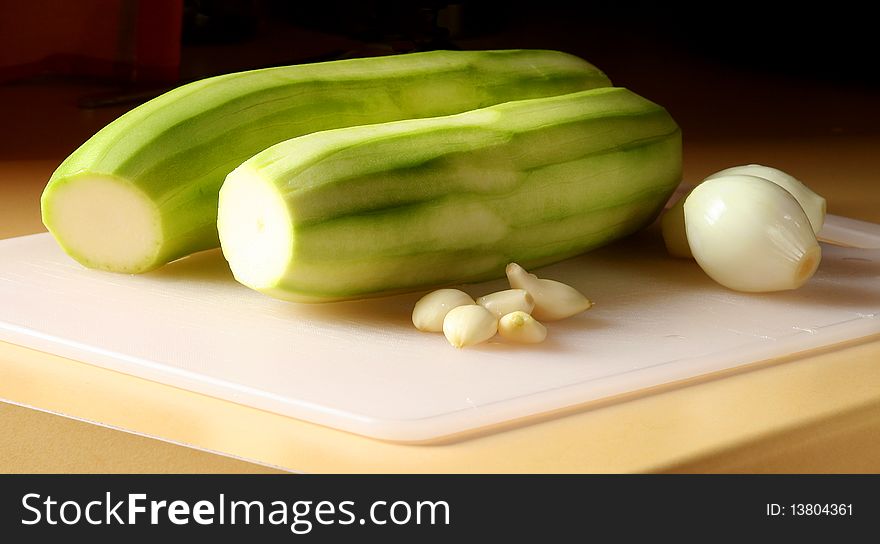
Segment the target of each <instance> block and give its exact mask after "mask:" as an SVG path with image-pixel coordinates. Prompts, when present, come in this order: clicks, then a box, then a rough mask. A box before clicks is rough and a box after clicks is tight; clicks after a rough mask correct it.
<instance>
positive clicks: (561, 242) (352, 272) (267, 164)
mask: <svg viewBox="0 0 880 544" xmlns="http://www.w3.org/2000/svg"><path fill="white" fill-rule="evenodd" d="M680 178H681V135H680V131H679V128H678V126H677V125H676V123H675V122H674V121H673V119H672V118H671V117H670V116H669V114H668V113H667V112H666V110H664V109H663V108H662V107H660V106H658V105H657V104H654V103H652V102H650V101H648V100H646V99H644V98H641V97H639V96H638V95H636V94H634V93H632V92H630V91H628V90H626V89H623V88H613V87H612V88H602V89H595V90H589V91H582V92H577V93H571V94H568V95H563V96H556V97H549V98H539V99H531V100H522V101H514V102H508V103H505V104H500V105H496V106H491V107H488V108H484V109H479V110H473V111H469V112H465V113H461V114H457V115H451V116H446V117H437V118H431V119H416V120H407V121H398V122H393V123H385V124H377V125H371V126H360V127H350V128H345V129H338V130H329V131H323V132H318V133H314V134H310V135H306V136H302V137H299V138H294V139H291V140H288V141H286V142H282V143H280V144H277V145H275V146H273V147H270V148H269V149H267V150H265V151H263V152H261V153H259V154H257V155H255V156H254V157H253V158H251V159H249V160H248V161H246V162H245V163H244V164H242V165H241V166H240V167H238V168H236V169H235V170H234V171H233V172H232V173H230V174H229V176H227V178H226V181H225V183H224V184H223V187H222V189H221V191H220V205H219V217H218V227H219V231H220V240H221V247H222V248H223V253H224V255H225V257H226V259H227V260H228V261H229V264H230V266H231V268H232V271H233V273H234V275H235V277H236V278H237V279H238V280H239V281H240V282H242V283H244V284H245V285H248V286H250V287H252V288H254V289H257V290H259V291H262V292H264V293H267V294H269V295H272V296H275V297H279V298H284V299H291V300H298V301H311V302H318V301H326V300H335V299H349V298H359V297H364V296H371V295H377V294H384V293H388V292H395V291H404V290H415V289H419V288H423V287H427V286H434V285H444V284H457V283H463V282H469V281H479V280H485V279H489V278H495V277H503V276H504V273H505V266H506V265H507V264H508V263H510V262H513V261H515V262H518V263H520V264H522V265H523V266H526V267H537V266H540V265H544V264H548V263H551V262H554V261H558V260H561V259H564V258H566V257H571V256H573V255H576V254H579V253H581V252H584V251H586V250H589V249H591V248H595V247H597V246H599V245H601V244H605V243H607V242H610V241H612V240H614V239H617V238H620V237H622V236H624V235H627V234H629V233H632V232H634V231H636V230H637V229H640V228H641V227H643V226H645V225H646V224H647V223H649V222H651V221H652V220H653V219H654V218H655V217H656V216H657V214H658V213H659V212H660V210H661V209H662V207H663V204H664V203H665V202H666V200H667V199H668V197H669V195H670V194H671V192H672V191H673V189H674V188H675V187H676V186H677V185H678V183H679V181H680Z"/></svg>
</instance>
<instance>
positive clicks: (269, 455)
mask: <svg viewBox="0 0 880 544" xmlns="http://www.w3.org/2000/svg"><path fill="white" fill-rule="evenodd" d="M526 41H528V40H526ZM471 45H472V46H475V47H478V46H480V45H481V44H480V42H479V41H478V40H476V41H473V42H471ZM523 46H524V47H527V46H530V44H528V43H524V44H523ZM575 52H577V51H575ZM661 54H662V51H660V52H655V56H656V55H661ZM615 58H617V59H618V60H619V62H620V63H619V64H612V65H611V66H610V68H611V70H608V72H609V74H610V75H612V79H614V80H616V81H618V84H624V85H626V86H629V87H630V88H632V89H634V90H636V91H637V92H640V93H641V94H643V95H645V96H648V97H649V98H652V99H653V100H655V101H657V102H659V103H661V104H664V105H665V106H667V108H668V109H669V110H670V112H671V113H672V114H673V116H674V117H676V119H677V120H678V121H679V124H680V125H681V126H682V129H683V134H684V145H685V147H684V179H685V182H689V183H696V182H697V181H699V180H700V179H702V178H703V177H705V176H706V175H708V174H710V173H712V172H714V171H717V170H720V169H722V168H726V167H729V166H733V165H736V164H745V163H762V164H768V165H771V166H776V167H778V168H781V169H783V170H786V171H788V172H790V173H792V174H794V175H795V176H797V177H799V178H801V179H802V180H803V181H805V182H806V183H807V184H808V185H810V186H811V187H812V188H813V189H814V190H816V191H817V192H819V193H820V194H822V195H824V196H825V197H826V198H827V200H828V209H829V212H831V213H835V214H838V215H845V216H849V217H854V218H857V219H863V220H868V221H874V222H880V191H878V181H880V179H878V177H880V154H878V153H877V151H878V150H880V130H877V128H876V127H877V126H880V108H877V103H878V98H880V92H878V90H877V89H876V88H872V87H870V86H865V85H858V84H849V83H840V82H829V81H824V80H819V79H804V78H795V77H781V76H779V75H778V74H774V73H773V72H772V71H771V72H760V73H756V72H748V73H746V72H741V71H738V70H737V69H736V68H730V67H726V66H724V67H722V66H719V65H717V64H713V63H712V62H709V61H700V60H697V61H694V60H693V59H689V61H688V63H678V64H676V63H671V64H669V65H666V66H664V67H663V69H662V71H663V77H660V75H659V72H660V71H661V70H660V69H659V68H658V67H656V66H651V65H645V66H646V67H645V69H644V70H641V71H629V72H626V71H623V70H621V69H620V67H622V66H624V65H625V63H626V62H629V63H633V62H636V60H635V59H634V58H627V57H626V56H625V55H624V56H622V57H621V56H618V57H615ZM591 60H592V59H591ZM615 70H619V73H615ZM621 80H622V81H621ZM671 81H675V84H671V83H670V82H671ZM107 90H108V89H107V88H106V86H104V85H101V84H98V83H89V82H82V81H79V82H71V81H31V82H22V83H17V84H12V85H6V86H3V87H0V109H2V111H0V119H3V123H4V129H5V130H3V131H2V133H0V238H7V237H12V236H18V235H24V234H29V233H35V232H42V231H44V230H45V229H44V227H43V226H42V224H41V221H40V213H39V195H40V192H41V191H42V189H43V187H44V185H45V182H46V180H47V179H48V177H49V175H50V174H51V172H52V171H53V169H54V168H55V167H56V166H57V165H58V163H59V162H60V161H61V160H62V159H63V158H64V157H65V156H66V155H67V154H68V153H69V152H70V151H72V149H73V148H74V147H75V146H76V145H78V144H79V143H80V142H82V141H84V140H85V139H86V138H87V137H88V136H89V135H91V134H92V133H93V132H94V131H96V130H97V129H99V128H100V127H101V126H103V125H104V124H106V123H107V122H109V121H110V120H112V119H113V118H115V117H116V116H118V115H119V114H121V113H122V112H123V111H125V109H126V106H120V107H110V108H101V109H94V110H88V109H80V108H77V106H76V100H77V99H78V98H81V97H82V96H84V95H88V94H90V93H100V92H105V91H107ZM878 363H880V338H869V339H865V340H864V341H861V342H858V343H854V344H851V345H847V346H841V347H836V348H835V349H828V350H824V351H819V352H814V353H811V354H810V355H809V356H805V357H799V358H788V359H782V360H775V361H762V362H758V363H755V364H753V365H750V366H747V367H743V368H739V369H737V370H736V371H733V372H726V373H721V374H715V375H712V376H708V377H706V378H702V379H695V380H690V381H688V382H684V383H678V384H675V385H674V386H669V387H662V388H657V389H656V390H653V391H648V392H640V393H639V394H633V395H628V396H625V397H621V398H614V399H609V400H606V401H602V402H597V403H592V404H588V405H585V406H581V407H578V408H577V409H574V410H570V411H566V412H560V413H556V414H550V415H547V416H546V417H542V418H540V419H534V420H530V421H524V422H518V423H515V424H511V425H509V426H507V427H505V428H501V429H496V430H495V431H494V432H491V433H489V434H484V435H476V436H464V437H459V438H456V439H455V440H449V441H446V442H442V443H439V444H430V445H405V444H394V443H388V442H382V441H379V440H374V439H370V438H364V437H360V436H356V435H352V434H347V433H344V432H340V431H336V430H333V429H329V428H325V427H321V426H318V425H314V424H310V423H306V422H302V421H297V420H294V419H290V418H287V417H283V416H279V415H275V414H272V413H268V412H264V411H261V410H257V409H252V408H248V407H244V406H241V405H236V404H233V403H230V402H226V401H222V400H218V399H214V398H210V397H206V396H203V395H199V394H195V393H191V392H187V391H183V390H179V389H175V388H172V387H168V386H164V385H161V384H158V383H154V382H149V381H146V380H142V379H138V378H134V377H131V376H127V375H124V374H120V373H116V372H113V371H108V370H104V369H101V368H98V367H94V366H91V365H88V364H84V363H80V362H76V361H71V360H66V359H63V358H60V357H56V356H52V355H47V354H44V353H40V352H36V351H33V350H29V349H26V348H22V347H19V346H14V345H11V344H5V343H0V400H3V401H5V402H0V471H2V472H6V473H10V472H12V473H15V472H178V473H179V472H274V471H277V470H284V471H297V472H298V471H301V472H589V473H600V472H614V473H621V472H640V473H641V472H725V473H728V472H734V473H735V472H761V473H763V472H859V473H861V472H865V473H872V472H878V471H880V438H878V437H880V364H878Z"/></svg>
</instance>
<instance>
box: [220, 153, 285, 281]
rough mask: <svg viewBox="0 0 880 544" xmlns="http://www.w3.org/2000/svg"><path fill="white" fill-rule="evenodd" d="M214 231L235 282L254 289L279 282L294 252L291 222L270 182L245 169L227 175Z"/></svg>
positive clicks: (280, 197) (282, 200) (279, 196)
mask: <svg viewBox="0 0 880 544" xmlns="http://www.w3.org/2000/svg"><path fill="white" fill-rule="evenodd" d="M232 202H234V203H235V204H234V205H229V203H232ZM217 231H218V232H219V234H220V243H221V247H222V248H223V256H224V257H225V258H226V260H227V261H228V262H229V267H230V268H231V269H232V275H233V276H235V279H236V280H238V281H239V282H241V283H243V284H244V285H247V286H248V287H250V288H252V289H256V290H258V291H260V290H264V289H269V288H272V287H275V286H276V285H277V284H278V282H279V281H280V280H281V278H282V277H283V276H284V274H285V272H286V270H287V265H288V263H289V262H290V258H291V255H292V253H293V234H292V233H293V224H292V221H291V217H290V214H289V212H288V209H287V205H286V203H285V201H284V198H283V197H282V195H280V194H279V192H278V189H277V187H276V186H275V185H274V184H272V183H270V182H268V181H266V180H264V179H263V178H262V177H260V176H259V175H258V174H256V173H254V172H253V171H251V170H249V169H247V168H239V169H237V170H235V171H233V172H232V173H230V174H229V176H227V178H226V181H225V182H224V183H223V187H222V188H221V189H220V206H219V213H218V217H217Z"/></svg>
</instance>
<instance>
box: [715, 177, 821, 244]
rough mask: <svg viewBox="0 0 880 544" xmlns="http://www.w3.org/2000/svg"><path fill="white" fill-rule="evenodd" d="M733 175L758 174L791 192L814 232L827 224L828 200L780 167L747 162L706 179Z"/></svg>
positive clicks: (816, 232)
mask: <svg viewBox="0 0 880 544" xmlns="http://www.w3.org/2000/svg"><path fill="white" fill-rule="evenodd" d="M732 175H747V176H757V177H759V178H764V179H766V180H768V181H772V182H773V183H775V184H776V185H779V186H780V187H782V188H783V189H785V190H786V191H788V192H789V193H791V195H792V196H793V197H794V198H795V200H797V201H798V203H799V204H800V205H801V208H803V209H804V212H805V213H806V214H807V217H808V218H809V220H810V226H811V227H812V228H813V233H815V234H818V233H819V231H820V230H822V225H824V224H825V213H826V208H827V202H826V201H825V199H824V198H822V197H821V196H819V195H817V194H816V193H815V192H813V191H812V190H811V189H810V188H809V187H807V186H806V185H804V184H803V183H802V182H801V181H800V180H798V179H797V178H796V177H794V176H792V175H791V174H788V173H786V172H783V171H782V170H779V169H778V168H772V167H770V166H763V165H760V164H745V165H742V166H733V167H731V168H726V169H724V170H721V171H720V172H715V173H714V174H712V175H711V176H709V177H708V178H706V179H716V178H722V177H726V176H732Z"/></svg>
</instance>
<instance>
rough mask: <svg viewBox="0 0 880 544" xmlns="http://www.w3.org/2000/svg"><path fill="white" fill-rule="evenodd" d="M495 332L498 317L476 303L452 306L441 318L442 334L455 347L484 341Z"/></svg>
mask: <svg viewBox="0 0 880 544" xmlns="http://www.w3.org/2000/svg"><path fill="white" fill-rule="evenodd" d="M496 332H498V318H497V317H495V314H493V313H492V312H490V311H489V310H487V309H486V308H483V307H482V306H480V305H478V304H470V305H467V306H459V307H457V308H453V309H452V310H450V311H449V313H448V314H446V318H445V319H444V320H443V334H444V335H445V336H446V339H447V340H449V343H450V344H452V345H453V346H455V347H457V348H463V347H466V346H472V345H474V344H480V343H482V342H485V341H487V340H489V339H490V338H492V337H493V336H495V333H496Z"/></svg>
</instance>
